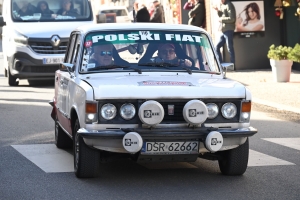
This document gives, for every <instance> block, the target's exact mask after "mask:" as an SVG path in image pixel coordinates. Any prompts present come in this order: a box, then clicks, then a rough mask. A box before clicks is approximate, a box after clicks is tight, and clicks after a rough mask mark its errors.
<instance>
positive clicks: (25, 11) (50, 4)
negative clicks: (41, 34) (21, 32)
mask: <svg viewBox="0 0 300 200" xmlns="http://www.w3.org/2000/svg"><path fill="white" fill-rule="evenodd" d="M11 9H12V19H13V21H15V22H22V21H26V22H28V21H31V22H33V21H39V22H41V21H90V20H91V18H92V14H91V7H90V5H89V3H88V0H42V1H41V0H13V1H12V5H11Z"/></svg>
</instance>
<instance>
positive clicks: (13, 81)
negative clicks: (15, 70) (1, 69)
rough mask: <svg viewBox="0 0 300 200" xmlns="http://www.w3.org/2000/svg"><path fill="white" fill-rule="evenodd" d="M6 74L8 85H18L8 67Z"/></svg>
mask: <svg viewBox="0 0 300 200" xmlns="http://www.w3.org/2000/svg"><path fill="white" fill-rule="evenodd" d="M7 76H8V85H10V86H17V85H19V81H17V78H16V77H13V76H12V75H11V73H10V70H9V69H8V73H7Z"/></svg>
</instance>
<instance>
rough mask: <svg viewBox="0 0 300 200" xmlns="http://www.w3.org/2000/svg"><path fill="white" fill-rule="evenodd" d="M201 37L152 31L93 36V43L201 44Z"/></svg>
mask: <svg viewBox="0 0 300 200" xmlns="http://www.w3.org/2000/svg"><path fill="white" fill-rule="evenodd" d="M201 38H202V37H201V36H199V35H191V34H172V33H165V34H159V33H150V31H139V33H128V34H122V33H120V34H105V35H94V36H92V42H93V43H98V42H99V41H103V40H104V41H108V42H115V41H119V42H124V41H161V40H162V41H176V42H192V43H201Z"/></svg>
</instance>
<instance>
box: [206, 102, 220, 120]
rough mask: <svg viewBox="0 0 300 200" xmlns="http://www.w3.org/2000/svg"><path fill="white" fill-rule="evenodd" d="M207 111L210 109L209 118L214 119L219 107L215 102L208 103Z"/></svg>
mask: <svg viewBox="0 0 300 200" xmlns="http://www.w3.org/2000/svg"><path fill="white" fill-rule="evenodd" d="M206 107H207V111H208V116H207V118H208V119H214V118H216V116H217V115H218V114H219V108H218V106H217V105H216V104H215V103H208V104H206Z"/></svg>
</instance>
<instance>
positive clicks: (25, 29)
mask: <svg viewBox="0 0 300 200" xmlns="http://www.w3.org/2000/svg"><path fill="white" fill-rule="evenodd" d="M87 23H92V22H89V21H88V22H86V21H82V22H22V23H14V26H15V27H14V29H15V30H17V31H18V32H19V33H21V34H23V35H25V36H27V37H29V38H50V37H51V36H53V35H58V36H59V37H61V38H68V37H69V36H70V33H71V32H72V31H73V30H74V29H75V28H77V27H78V26H81V25H85V24H87ZM29 27H38V29H36V28H29Z"/></svg>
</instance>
